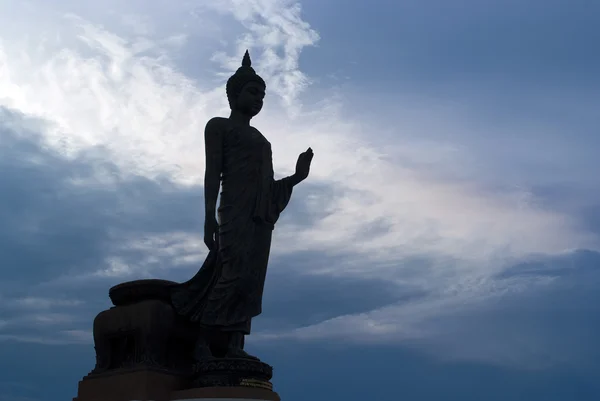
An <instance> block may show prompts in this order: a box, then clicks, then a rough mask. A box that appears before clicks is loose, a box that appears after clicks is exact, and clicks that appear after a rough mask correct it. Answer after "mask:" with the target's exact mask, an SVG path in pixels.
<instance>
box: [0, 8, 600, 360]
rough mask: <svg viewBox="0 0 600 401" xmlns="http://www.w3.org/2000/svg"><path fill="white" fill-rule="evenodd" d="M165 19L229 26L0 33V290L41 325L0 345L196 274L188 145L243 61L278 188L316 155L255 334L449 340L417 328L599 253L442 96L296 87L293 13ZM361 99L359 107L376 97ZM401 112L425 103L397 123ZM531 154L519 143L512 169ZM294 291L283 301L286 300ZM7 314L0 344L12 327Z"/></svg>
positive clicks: (280, 231)
mask: <svg viewBox="0 0 600 401" xmlns="http://www.w3.org/2000/svg"><path fill="white" fill-rule="evenodd" d="M192 3H193V2H192ZM157 4H160V5H162V6H164V3H160V2H159V3H157ZM162 6H161V7H162ZM115 7H116V6H115ZM181 7H182V8H179V9H177V10H175V11H174V10H171V11H170V14H168V15H169V16H174V15H178V13H182V14H184V13H185V14H188V15H187V16H188V18H192V19H194V18H195V19H197V20H198V21H209V20H212V19H216V20H218V21H220V22H223V21H225V20H228V21H232V24H231V26H232V27H233V28H232V30H231V31H227V32H221V33H222V34H223V42H219V43H217V41H212V42H206V44H205V41H204V40H202V41H201V40H199V38H198V35H200V34H201V33H199V32H198V31H197V30H194V29H191V28H190V29H191V30H189V29H188V27H187V26H186V25H185V24H182V26H181V27H180V28H179V29H176V28H174V25H172V24H171V25H169V24H167V23H161V24H157V23H156V18H153V17H152V15H150V16H139V15H138V16H137V17H136V15H135V14H133V15H131V14H127V13H125V15H127V17H126V18H125V19H124V21H122V22H123V24H124V25H122V26H116V25H115V23H114V22H113V23H112V25H107V26H101V25H100V23H99V22H98V21H95V20H94V21H90V20H87V19H85V18H83V17H80V16H79V17H77V16H74V15H72V14H69V15H67V16H65V15H64V14H61V13H52V14H49V15H48V16H46V17H44V18H42V17H41V15H39V14H35V15H37V16H38V18H42V20H43V21H44V24H43V29H39V30H36V29H35V28H36V27H34V26H32V27H31V30H30V33H29V36H28V37H27V39H26V40H25V39H19V36H15V35H14V32H13V31H10V29H13V28H14V27H13V28H10V29H9V28H4V31H2V40H1V42H0V104H1V105H3V106H4V107H5V108H6V109H4V110H3V112H2V113H3V114H2V120H3V121H2V123H3V131H2V132H1V135H2V143H1V144H0V146H2V149H10V152H6V153H8V154H9V156H8V157H7V158H3V159H2V160H0V163H1V164H0V165H1V166H2V170H3V172H6V173H5V174H3V176H2V177H1V178H0V179H1V180H2V187H3V188H5V189H6V193H9V194H11V196H9V197H8V196H7V197H3V198H2V200H1V202H2V205H1V206H2V207H1V208H0V213H2V219H3V220H2V221H3V222H6V225H5V226H4V227H3V229H4V230H5V231H3V232H2V233H0V236H2V239H3V241H2V242H1V244H2V245H1V246H0V254H2V255H3V256H4V257H5V260H7V261H8V263H9V264H10V265H11V266H14V268H13V269H11V270H9V271H7V272H3V281H2V284H0V288H1V291H2V294H3V298H6V299H11V300H13V302H12V305H13V306H14V305H17V304H19V302H21V305H20V306H21V307H24V306H25V304H27V302H29V305H30V307H31V309H36V310H38V311H39V310H44V311H45V313H47V315H45V316H46V318H45V319H46V320H45V323H48V324H47V325H46V326H44V327H45V328H42V330H41V331H40V332H35V333H33V334H32V332H26V331H25V329H26V328H27V327H26V326H27V324H32V323H31V322H36V321H38V322H39V320H40V319H37V318H36V314H33V313H32V314H31V315H30V316H29V317H28V318H26V320H27V323H25V322H22V323H23V325H22V327H21V326H19V327H21V328H20V329H19V330H21V331H16V329H15V331H11V332H6V331H5V332H3V333H4V334H2V335H3V336H4V337H3V338H4V339H13V340H20V341H51V342H55V343H56V342H61V341H62V342H65V341H83V340H82V338H86V336H88V337H87V338H88V340H89V333H87V332H86V330H84V328H85V325H84V324H82V323H80V322H81V321H88V322H89V321H91V318H92V317H93V315H94V313H97V312H98V310H100V309H102V308H105V307H107V306H108V299H107V296H106V290H107V288H108V287H109V286H110V285H113V284H116V283H117V282H119V281H122V280H129V279H135V278H141V277H147V276H153V277H156V276H159V277H162V278H170V279H177V280H184V279H186V278H189V277H190V276H191V274H193V271H194V269H195V268H197V266H198V265H199V263H200V261H201V260H202V259H203V258H204V255H205V250H204V247H203V245H202V242H201V228H202V218H203V216H202V209H203V208H202V188H201V186H200V184H201V182H202V174H203V169H204V150H203V135H202V130H203V126H204V124H205V122H206V121H207V120H208V119H209V118H210V117H212V116H214V115H225V113H227V111H228V110H227V103H226V97H225V94H224V89H223V84H224V78H225V77H226V76H227V75H228V74H230V73H231V71H232V70H234V69H235V68H236V67H237V65H238V63H239V56H240V55H241V51H242V49H245V48H246V47H249V48H250V49H251V50H252V52H253V53H252V54H253V55H254V54H255V55H256V56H253V59H254V61H255V65H256V69H257V70H258V71H259V72H260V73H263V71H264V74H265V76H266V78H267V81H268V85H269V93H273V94H274V95H275V96H274V99H271V98H269V100H268V103H267V107H266V109H265V111H264V114H261V116H259V118H257V121H256V125H257V126H258V127H259V128H260V129H261V130H262V131H263V132H264V133H265V135H266V136H267V137H268V138H269V140H270V141H271V142H272V144H273V148H274V150H275V155H274V158H275V159H274V163H275V168H276V171H277V173H278V175H279V176H281V175H284V174H290V173H292V169H293V166H294V162H295V159H296V157H297V155H298V153H300V152H301V151H304V150H305V149H306V147H308V146H311V147H313V149H315V154H316V157H315V159H314V166H313V169H312V172H311V178H310V180H308V181H307V182H306V183H303V185H302V186H301V187H298V188H297V190H296V191H295V195H294V198H293V200H292V202H291V204H290V206H289V209H288V210H287V211H286V214H285V215H284V217H283V218H282V220H281V221H280V223H279V225H278V228H277V230H276V234H275V241H274V245H273V260H272V263H271V267H270V268H271V271H272V272H273V273H274V274H275V275H274V276H273V277H272V278H269V280H272V282H271V284H270V285H271V286H272V288H273V289H272V290H271V291H272V292H271V293H268V294H267V296H266V300H265V302H266V305H267V306H266V307H265V316H263V320H262V323H260V320H259V324H258V328H259V329H260V330H262V332H263V335H264V336H266V337H268V336H272V335H274V334H275V335H279V334H281V333H277V332H276V330H274V328H275V327H276V325H277V324H278V323H279V324H282V325H285V327H286V328H289V329H290V330H292V331H291V332H288V333H283V336H284V337H286V338H290V337H292V338H294V337H295V338H303V339H321V338H335V339H339V338H346V339H350V340H353V341H368V342H373V341H385V342H396V341H399V340H402V341H404V342H405V343H410V342H412V341H416V340H423V341H424V340H427V339H429V338H430V337H432V336H433V337H435V336H438V335H439V336H441V335H442V334H443V333H448V331H444V327H438V326H436V325H435V324H434V325H433V326H434V327H431V326H430V325H431V322H434V323H435V322H436V321H439V320H442V319H444V317H447V316H451V317H452V319H454V318H456V319H458V316H460V315H461V313H466V312H471V311H473V310H474V309H477V308H478V307H484V306H486V305H489V304H493V303H494V302H496V301H497V300H499V299H505V298H506V297H508V296H512V295H513V294H526V293H528V292H529V291H540V290H539V289H540V288H546V287H547V286H550V285H552V283H553V279H552V278H548V277H538V276H536V277H520V276H512V277H510V278H504V279H503V278H501V275H502V273H503V272H505V271H507V268H509V267H510V266H512V265H514V264H517V263H519V262H520V261H522V260H530V259H531V258H532V255H540V254H541V255H551V256H552V255H554V256H555V255H557V254H564V253H565V252H568V251H570V250H573V249H580V248H589V249H595V248H597V245H598V243H597V236H596V235H595V234H594V230H593V229H590V227H586V226H585V225H584V224H582V222H581V220H580V218H579V216H577V215H575V214H573V213H572V210H571V209H569V208H564V209H561V208H558V207H555V205H554V204H552V203H545V202H541V201H540V200H543V199H540V198H542V197H541V196H540V195H539V193H540V192H539V191H538V189H537V188H533V187H532V183H533V182H535V181H536V179H535V178H537V177H538V176H536V175H535V174H531V175H529V171H528V170H527V169H525V168H523V167H522V166H523V165H520V166H521V167H519V168H518V169H515V170H511V171H512V172H513V174H514V175H518V174H521V175H523V176H525V177H524V178H523V181H518V180H517V181H516V183H517V184H519V185H513V184H515V181H514V180H512V179H506V180H505V181H503V180H502V177H504V176H503V170H502V169H501V168H500V167H503V166H505V165H506V163H507V159H506V158H499V159H501V160H500V161H498V160H496V159H494V156H495V155H497V153H494V152H490V153H485V152H483V151H482V149H490V148H491V147H493V146H492V145H494V143H496V142H493V141H492V145H489V144H488V145H487V146H489V147H488V148H486V147H482V146H480V145H481V143H480V142H476V141H475V142H473V141H470V140H468V139H472V138H474V137H477V136H478V135H481V136H486V135H487V136H493V135H495V134H496V132H497V131H495V130H494V129H493V128H489V126H490V124H489V121H488V120H486V119H485V118H481V116H479V115H478V114H477V112H476V111H475V112H474V111H469V110H468V108H469V107H465V108H463V109H460V108H459V109H460V110H459V111H460V112H456V111H457V108H456V107H453V104H452V99H445V98H440V99H433V98H428V99H424V98H418V97H417V96H416V95H414V96H413V95H412V94H409V95H407V96H406V97H405V98H402V99H400V100H402V101H398V102H388V104H391V105H393V107H389V106H388V108H387V109H382V110H380V112H379V113H378V114H376V115H375V117H377V118H375V117H373V115H371V116H369V115H368V113H364V114H360V113H358V112H357V111H356V105H357V104H358V105H361V103H360V102H358V103H357V102H355V101H354V100H356V99H355V98H352V96H354V94H352V93H348V92H346V91H345V89H344V88H343V87H341V88H333V89H331V88H327V87H320V88H315V87H314V86H313V87H311V86H309V84H310V83H311V79H310V77H308V76H307V75H306V74H305V73H304V72H302V70H301V69H300V64H299V59H300V57H301V55H302V51H303V50H304V49H305V48H306V47H308V46H314V45H316V44H317V41H318V40H319V35H318V34H317V32H316V31H315V30H314V28H312V27H311V26H310V25H309V24H308V23H306V22H305V21H304V20H303V19H302V15H301V12H300V11H301V10H300V8H299V7H298V6H297V5H296V4H295V3H291V2H284V1H275V0H274V1H263V2H258V1H252V2H244V3H243V4H242V3H239V2H233V1H232V2H229V1H228V2H220V3H218V5H217V6H214V5H212V6H211V5H210V4H208V3H202V2H198V3H194V7H188V6H187V5H186V6H185V7H184V6H181ZM215 7H216V9H215ZM65 8H69V7H66V6H65ZM175 8H176V7H174V8H173V9H175ZM159 9H160V7H159ZM21 10H22V11H23V10H24V9H21ZM23 12H24V13H25V11H23ZM27 12H30V11H27ZM31 12H33V13H34V11H31ZM23 15H27V14H23ZM92 17H93V16H90V17H89V18H92ZM98 18H99V20H100V19H102V18H104V17H102V16H101V17H98ZM169 18H170V17H169ZM167 19H168V18H167ZM186 21H188V22H189V20H186ZM167 25H168V27H167ZM228 26H229V25H228ZM21 28H22V27H21ZM15 29H16V28H15ZM209 29H212V28H209ZM132 32H133V33H132ZM232 43H233V44H232ZM190 46H195V47H197V48H198V52H199V54H205V55H206V59H203V60H201V61H200V62H198V63H194V64H191V61H190V60H191V59H190V58H189V57H190V56H187V57H188V58H185V57H183V56H182V53H183V52H184V51H185V50H186V49H189V48H190ZM218 49H220V51H221V52H220V53H219V52H218V51H217V50H218ZM223 49H225V50H223ZM255 50H256V52H255ZM211 55H212V56H213V57H212V59H210V57H209V56H211ZM182 57H183V58H182ZM236 60H237V61H236ZM186 62H187V64H186ZM191 70H194V71H196V72H195V74H191V73H185V72H184V71H188V72H189V71H191ZM214 70H216V71H214ZM200 71H201V72H202V73H200ZM205 72H206V75H204V73H205ZM330 89H331V93H328V94H327V96H322V97H320V99H317V96H316V95H315V94H320V93H324V92H329V91H330ZM311 90H314V92H310V91H311ZM360 95H361V98H360V99H358V100H361V99H362V103H364V107H365V109H369V107H374V106H373V104H377V102H382V103H385V102H386V100H388V99H386V98H379V100H377V99H378V98H377V95H378V94H377V93H370V92H368V91H365V92H364V93H360ZM371 98H373V99H374V100H371ZM415 99H417V100H418V101H421V102H423V103H418V104H417V105H416V106H418V107H414V108H413V109H411V108H410V106H411V105H413V106H414V103H413V102H415ZM317 100H318V101H317ZM471 101H472V102H476V100H475V101H473V100H472V99H471ZM419 107H420V108H419ZM8 109H10V110H11V111H7V110H8ZM465 109H467V110H465ZM402 110H409V111H408V112H402ZM543 125H544V124H542V126H543ZM532 126H533V125H532ZM482 127H485V129H486V130H489V131H486V130H484V128H482ZM533 127H534V128H535V129H539V126H537V125H535V126H533ZM464 132H466V133H467V134H464V135H460V134H461V133H464ZM443 133H446V134H447V136H446V137H444V135H443ZM453 134H456V135H455V136H456V137H457V138H460V139H461V141H453ZM378 135H380V136H378ZM465 138H467V139H465ZM557 143H558V144H561V143H562V142H560V141H559V142H557ZM496 144H497V143H496ZM525 145H527V146H525ZM534 146H535V144H533V145H532V144H531V143H524V146H523V147H522V148H519V150H520V151H521V153H520V155H521V156H520V158H519V160H520V161H522V160H524V159H525V158H526V157H528V155H530V154H534V153H535V152H532V150H535V149H533V148H534ZM558 147H559V146H558V145H557V146H556V148H558ZM503 149H505V152H506V154H508V153H510V149H512V148H511V147H510V146H508V144H506V148H503ZM496 162H497V164H494V163H496ZM515 163H516V162H515ZM499 166H500V167H499ZM482 171H485V174H482V173H481V172H482ZM517 173H518V174H517ZM495 176H499V177H501V178H500V179H498V180H496V179H495ZM521 184H522V185H521ZM32 249H35V250H36V252H31V250H32ZM286 266H288V267H289V268H290V269H289V270H288V271H286V270H285V268H286ZM284 272H285V273H284ZM271 276H272V275H270V276H269V277H271ZM292 277H293V278H294V281H293V282H294V283H295V284H296V285H297V286H298V287H297V288H296V289H295V291H294V292H295V293H296V295H297V297H298V298H297V299H291V298H286V297H289V296H290V295H289V293H292V289H291V288H289V286H288V287H285V283H286V282H288V280H291V279H290V278H292ZM15 284H18V286H16V285H15ZM19 286H20V287H19ZM279 286H280V287H279ZM282 288H287V289H288V290H289V291H286V292H285V293H283V292H282V290H281V289H282ZM315 288H318V290H317V289H315ZM56 294H62V295H64V298H60V297H57V296H56ZM349 294H356V297H359V298H360V302H359V300H356V301H354V302H353V301H352V299H350V298H351V297H349ZM361 294H362V295H361ZM519 296H520V295H519ZM327 297H331V300H329V301H328V300H327ZM15 299H21V300H22V301H14V300H15ZM27 299H28V300H29V301H23V300H27ZM284 300H285V301H286V302H287V303H288V308H289V309H284V308H283V307H282V305H281V304H280V302H281V303H283V301H284ZM304 300H307V301H306V302H305V301H304ZM78 301H81V303H77V302H78ZM309 301H310V302H309ZM367 301H368V302H367ZM23 303H25V304H23ZM269 308H270V309H271V312H269ZM5 309H6V310H3V311H2V312H3V313H4V315H2V316H3V317H2V319H3V320H5V322H6V323H5V324H4V326H3V330H8V329H7V328H8V327H10V326H11V325H12V327H13V328H15V327H17V326H15V325H16V324H17V323H18V321H17V320H14V319H15V318H14V315H12V313H13V312H14V310H13V312H10V311H8V308H5ZM288 311H289V316H293V318H289V317H288V315H287V312H288ZM61 313H62V314H61ZM48 317H49V319H48ZM53 317H54V318H53ZM84 317H85V318H84ZM69 318H70V319H71V320H69ZM36 319H37V320H36ZM86 319H87V320H86ZM448 319H450V318H448ZM42 320H43V319H42ZM53 325H55V326H53ZM261 325H262V326H261ZM49 326H52V327H50V328H48V327H49ZM299 326H304V327H299ZM27 329H29V328H27ZM274 331H275V333H274ZM290 333H291V334H290ZM440 333H442V334H440ZM442 340H445V339H441V338H436V340H435V341H433V340H432V343H433V342H435V343H436V344H444V341H442ZM462 345H464V344H462ZM467 345H468V344H467ZM467 345H465V346H467ZM440 346H441V345H440ZM452 346H454V345H452ZM444 349H445V350H446V351H447V352H448V353H450V354H451V352H450V351H448V350H450V349H451V347H450V346H449V345H448V346H446V347H445V348H444ZM457 349H458V348H457ZM464 353H465V354H469V352H467V351H464ZM473 353H476V354H477V355H479V354H480V352H479V351H477V352H475V351H473ZM500 353H501V352H500ZM498 354H499V352H496V353H495V354H494V355H498Z"/></svg>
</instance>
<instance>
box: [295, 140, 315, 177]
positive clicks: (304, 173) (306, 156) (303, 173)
mask: <svg viewBox="0 0 600 401" xmlns="http://www.w3.org/2000/svg"><path fill="white" fill-rule="evenodd" d="M313 156H314V153H313V150H312V149H311V148H308V149H307V150H306V152H302V153H300V156H298V161H297V162H296V173H294V178H295V181H296V182H302V181H304V180H305V179H306V177H308V173H310V163H311V162H312V158H313Z"/></svg>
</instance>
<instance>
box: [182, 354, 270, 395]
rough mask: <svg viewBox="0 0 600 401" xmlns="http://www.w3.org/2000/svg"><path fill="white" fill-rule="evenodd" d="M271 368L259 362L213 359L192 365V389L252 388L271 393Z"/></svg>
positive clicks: (238, 359) (239, 359)
mask: <svg viewBox="0 0 600 401" xmlns="http://www.w3.org/2000/svg"><path fill="white" fill-rule="evenodd" d="M272 377H273V368H272V367H271V366H269V365H267V364H266V363H264V362H261V361H255V360H252V359H243V358H215V359H209V360H206V361H202V362H198V363H196V364H195V365H194V374H193V379H192V385H193V386H194V387H253V388H260V389H263V390H268V391H271V390H272V389H273V385H272V384H271V382H270V380H271V378H272Z"/></svg>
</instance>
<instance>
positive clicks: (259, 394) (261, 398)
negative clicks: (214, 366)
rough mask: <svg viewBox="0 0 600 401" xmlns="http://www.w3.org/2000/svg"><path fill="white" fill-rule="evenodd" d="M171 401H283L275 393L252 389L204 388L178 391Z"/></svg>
mask: <svg viewBox="0 0 600 401" xmlns="http://www.w3.org/2000/svg"><path fill="white" fill-rule="evenodd" d="M171 401H281V398H279V395H278V394H277V393H275V392H273V391H269V390H263V389H260V388H252V387H204V388H194V389H190V390H182V391H176V392H174V393H173V394H172V395H171Z"/></svg>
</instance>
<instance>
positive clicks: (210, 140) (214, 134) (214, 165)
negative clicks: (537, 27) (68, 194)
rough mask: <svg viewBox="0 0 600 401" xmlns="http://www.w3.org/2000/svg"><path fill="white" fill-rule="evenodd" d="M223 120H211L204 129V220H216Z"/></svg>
mask: <svg viewBox="0 0 600 401" xmlns="http://www.w3.org/2000/svg"><path fill="white" fill-rule="evenodd" d="M223 128H224V124H223V119H220V118H213V119H211V120H210V121H209V122H208V123H207V124H206V128H205V129H204V147H205V152H206V153H205V159H206V170H205V173H204V206H205V213H206V218H207V219H208V218H210V217H212V218H216V213H215V212H216V207H217V197H218V196H219V186H220V180H221V167H222V160H223V149H222V136H221V135H222V132H223Z"/></svg>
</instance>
